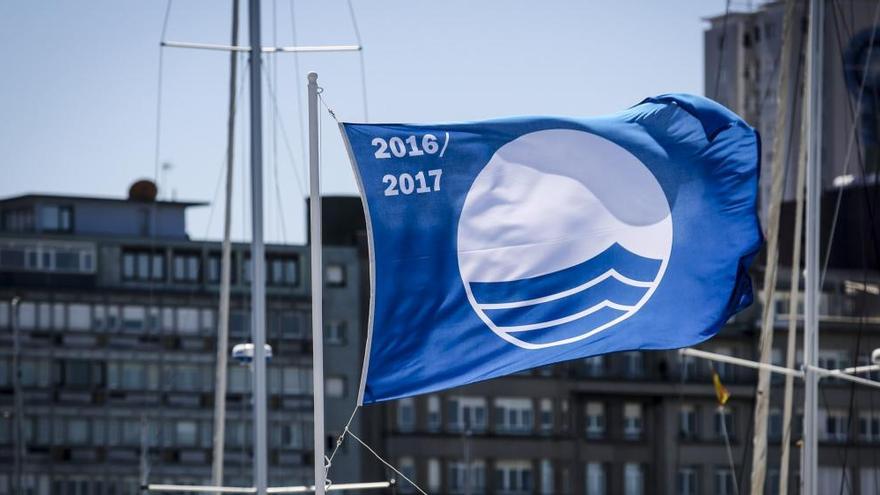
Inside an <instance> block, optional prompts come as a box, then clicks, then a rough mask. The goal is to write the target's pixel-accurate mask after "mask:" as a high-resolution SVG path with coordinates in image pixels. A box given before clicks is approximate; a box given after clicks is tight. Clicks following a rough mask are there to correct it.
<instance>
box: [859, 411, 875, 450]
mask: <svg viewBox="0 0 880 495" xmlns="http://www.w3.org/2000/svg"><path fill="white" fill-rule="evenodd" d="M859 439H861V440H862V441H864V442H880V413H875V412H871V411H862V412H861V413H859Z"/></svg>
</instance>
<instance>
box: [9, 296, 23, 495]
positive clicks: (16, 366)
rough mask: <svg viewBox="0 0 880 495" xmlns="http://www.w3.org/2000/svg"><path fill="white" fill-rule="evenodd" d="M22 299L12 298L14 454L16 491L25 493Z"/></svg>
mask: <svg viewBox="0 0 880 495" xmlns="http://www.w3.org/2000/svg"><path fill="white" fill-rule="evenodd" d="M19 302H21V299H19V298H18V297H13V298H12V305H11V309H12V380H13V381H12V387H13V393H14V396H15V432H14V434H15V454H14V456H13V458H14V461H13V464H14V470H13V472H14V473H15V480H14V482H15V493H23V492H24V489H23V488H24V486H23V485H22V465H23V464H24V450H25V449H24V421H23V419H24V418H23V417H22V416H24V396H23V395H22V394H23V390H22V389H21V335H20V334H19V329H18V303H19Z"/></svg>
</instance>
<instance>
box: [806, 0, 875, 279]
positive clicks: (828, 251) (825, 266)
mask: <svg viewBox="0 0 880 495" xmlns="http://www.w3.org/2000/svg"><path fill="white" fill-rule="evenodd" d="M850 5H852V2H850ZM835 15H836V12H835ZM878 22H880V2H878V3H877V7H876V8H875V9H874V20H873V21H872V22H871V25H872V26H875V29H872V30H871V37H870V39H869V41H868V52H867V55H866V56H865V63H866V66H865V68H864V69H863V71H862V80H861V82H860V83H859V90H858V93H857V94H856V107H855V110H854V111H853V118H852V126H851V127H850V133H849V139H847V145H846V155H845V157H844V159H843V173H842V174H841V175H846V174H847V172H848V171H849V162H850V159H851V158H852V152H853V149H854V145H855V142H856V134H857V130H858V115H859V113H860V112H861V109H862V97H863V96H864V92H865V86H866V83H867V81H868V70H869V68H870V65H871V55H872V52H873V51H874V41H875V36H876V35H877V32H878V31H880V28H876V26H877V25H878ZM850 34H851V33H850ZM839 36H840V34H839V32H838V41H840V40H839ZM841 54H842V47H841ZM864 178H865V177H864V176H863V179H864ZM843 190H844V186H842V185H841V186H840V187H838V189H837V199H836V200H835V204H834V214H833V215H832V217H831V230H830V231H829V233H828V247H827V248H826V249H825V259H824V260H823V263H822V274H821V276H820V277H819V287H822V285H823V283H824V281H825V275H826V274H827V272H828V261H829V260H830V259H831V245H832V243H831V241H832V240H833V239H834V233H835V231H836V230H837V220H838V218H839V216H840V206H841V203H842V201H843Z"/></svg>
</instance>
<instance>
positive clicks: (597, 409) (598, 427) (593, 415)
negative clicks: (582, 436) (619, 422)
mask: <svg viewBox="0 0 880 495" xmlns="http://www.w3.org/2000/svg"><path fill="white" fill-rule="evenodd" d="M584 409H585V413H586V414H585V416H586V418H585V423H586V425H585V426H586V433H587V438H602V437H603V436H605V404H603V403H601V402H587V404H586V406H585V408H584Z"/></svg>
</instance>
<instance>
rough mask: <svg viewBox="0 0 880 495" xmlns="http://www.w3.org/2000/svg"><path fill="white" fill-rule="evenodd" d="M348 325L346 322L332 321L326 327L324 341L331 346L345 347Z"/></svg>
mask: <svg viewBox="0 0 880 495" xmlns="http://www.w3.org/2000/svg"><path fill="white" fill-rule="evenodd" d="M347 333H348V324H347V323H346V322H345V320H332V321H330V322H328V323H327V325H325V327H324V341H325V342H327V344H329V345H345V343H346V339H345V337H346V334H347Z"/></svg>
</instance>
